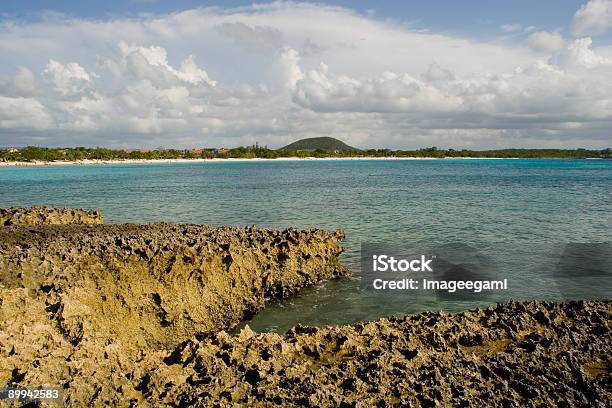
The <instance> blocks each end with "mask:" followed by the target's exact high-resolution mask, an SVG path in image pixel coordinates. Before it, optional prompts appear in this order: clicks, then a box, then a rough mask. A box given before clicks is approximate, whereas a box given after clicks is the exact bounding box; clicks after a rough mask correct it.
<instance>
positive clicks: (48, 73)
mask: <svg viewBox="0 0 612 408" xmlns="http://www.w3.org/2000/svg"><path fill="white" fill-rule="evenodd" d="M95 76H96V75H95V74H93V73H91V74H90V73H88V72H87V71H85V69H84V68H83V67H82V66H80V65H79V64H77V63H76V62H71V63H68V64H66V65H64V64H62V63H60V62H57V61H55V60H53V59H51V60H49V63H48V64H47V67H46V68H45V70H44V71H43V77H44V78H45V79H46V80H47V81H48V82H49V83H50V84H51V85H52V86H53V88H54V89H55V90H56V91H57V92H59V93H61V94H62V95H72V94H79V93H81V92H83V91H84V90H85V89H86V88H87V86H88V83H89V82H90V81H91V80H92V78H94V77H95Z"/></svg>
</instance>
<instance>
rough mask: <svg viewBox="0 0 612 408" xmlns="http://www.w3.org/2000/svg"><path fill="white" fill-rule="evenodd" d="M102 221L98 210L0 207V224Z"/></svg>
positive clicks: (57, 223) (61, 223) (63, 223)
mask: <svg viewBox="0 0 612 408" xmlns="http://www.w3.org/2000/svg"><path fill="white" fill-rule="evenodd" d="M103 222H104V219H103V217H102V214H101V213H100V211H99V210H82V209H72V208H54V207H11V208H0V226H2V225H67V224H102V223H103Z"/></svg>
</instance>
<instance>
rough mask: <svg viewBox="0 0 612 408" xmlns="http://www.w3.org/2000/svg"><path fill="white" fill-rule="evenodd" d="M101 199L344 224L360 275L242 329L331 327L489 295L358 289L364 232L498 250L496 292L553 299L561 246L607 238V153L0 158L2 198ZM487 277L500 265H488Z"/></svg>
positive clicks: (125, 206)
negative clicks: (109, 160) (36, 162)
mask: <svg viewBox="0 0 612 408" xmlns="http://www.w3.org/2000/svg"><path fill="white" fill-rule="evenodd" d="M15 205H28V206H29V205H55V206H66V207H83V208H100V209H101V210H102V212H103V214H104V216H105V221H106V222H108V223H123V222H138V223H140V222H151V221H162V220H163V221H169V222H183V223H202V224H211V225H253V224H255V225H258V226H270V227H279V228H285V227H296V228H311V227H317V228H327V229H343V230H344V231H345V232H346V234H347V240H346V242H345V247H346V253H345V254H344V255H343V261H344V262H345V263H346V264H347V265H348V266H349V267H350V268H351V269H353V270H354V271H355V273H356V275H357V276H356V278H352V279H345V280H338V281H333V282H328V283H325V284H322V285H319V287H317V288H313V289H309V290H307V291H305V292H304V293H302V294H300V295H299V296H297V297H293V298H291V299H287V300H285V301H283V302H280V303H275V304H273V305H271V307H269V308H267V309H266V310H265V311H263V312H262V313H260V314H258V315H257V316H256V317H255V318H254V319H253V321H251V322H249V324H250V325H251V327H253V328H255V329H258V330H279V331H283V330H286V329H287V328H288V327H290V326H291V325H293V324H296V323H304V324H311V325H314V324H317V325H321V324H332V323H333V324H339V323H351V322H355V321H358V320H368V319H374V318H378V317H381V316H386V315H390V314H398V313H400V314H401V313H410V312H417V311H421V310H425V309H440V308H444V309H448V310H451V311H455V310H461V309H465V308H469V307H472V306H474V305H480V304H484V303H490V302H493V301H495V300H503V299H501V298H495V299H480V300H472V301H444V302H440V301H435V300H419V301H417V300H416V299H411V298H410V297H408V296H401V297H393V296H391V297H388V298H387V297H383V298H381V297H380V296H373V295H371V294H368V293H365V292H364V291H362V290H361V289H360V288H359V250H360V244H361V243H362V242H389V243H396V244H397V243H403V242H407V243H417V244H422V245H441V244H444V243H449V242H450V243H453V242H454V243H461V244H465V245H468V246H470V247H472V248H475V249H477V250H478V251H480V252H481V253H484V254H486V255H487V256H490V257H491V258H493V259H494V261H495V263H496V265H497V267H498V272H496V274H500V276H502V275H503V276H504V277H507V278H508V279H509V282H510V287H511V290H509V291H508V292H507V293H506V294H505V295H503V296H502V298H504V297H507V298H514V299H543V298H544V299H558V298H562V297H563V288H561V289H560V288H559V282H558V280H557V281H556V280H555V279H553V275H554V273H555V268H556V267H557V266H558V264H559V256H560V254H561V252H562V251H563V248H565V245H566V244H567V243H571V242H579V243H585V242H586V243H593V242H611V241H612V229H611V228H610V226H611V225H612V161H605V160H431V161H430V160H426V161H425V160H424V161H375V160H359V161H278V162H275V161H261V162H206V163H201V162H199V163H173V164H169V163H159V164H137V165H95V166H94V165H87V166H46V167H27V168H16V167H4V168H0V207H8V206H15ZM496 276H497V275H496Z"/></svg>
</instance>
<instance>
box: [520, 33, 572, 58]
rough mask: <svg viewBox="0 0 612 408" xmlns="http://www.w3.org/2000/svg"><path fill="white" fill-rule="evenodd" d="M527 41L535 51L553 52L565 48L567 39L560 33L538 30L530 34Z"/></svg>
mask: <svg viewBox="0 0 612 408" xmlns="http://www.w3.org/2000/svg"><path fill="white" fill-rule="evenodd" d="M527 43H528V44H529V47H531V48H532V49H533V50H535V51H541V52H547V53H551V52H555V51H559V50H560V49H561V48H563V46H564V45H565V40H564V39H563V37H562V36H561V34H559V33H551V32H548V31H538V32H536V33H533V34H531V35H530V36H529V38H528V39H527Z"/></svg>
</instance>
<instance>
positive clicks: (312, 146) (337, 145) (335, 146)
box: [278, 137, 359, 152]
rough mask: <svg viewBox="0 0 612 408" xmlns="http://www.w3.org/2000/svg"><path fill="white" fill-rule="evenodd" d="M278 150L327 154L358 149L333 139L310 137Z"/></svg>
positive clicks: (356, 150)
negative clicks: (310, 151) (315, 151)
mask: <svg viewBox="0 0 612 408" xmlns="http://www.w3.org/2000/svg"><path fill="white" fill-rule="evenodd" d="M278 150H312V151H314V150H324V151H327V152H333V151H339V152H358V151H359V149H357V148H355V147H351V146H349V145H347V144H346V143H344V142H341V141H340V140H338V139H334V138H333V137H311V138H308V139H301V140H298V141H297V142H293V143H291V144H289V145H287V146H285V147H281V148H280V149H278Z"/></svg>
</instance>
